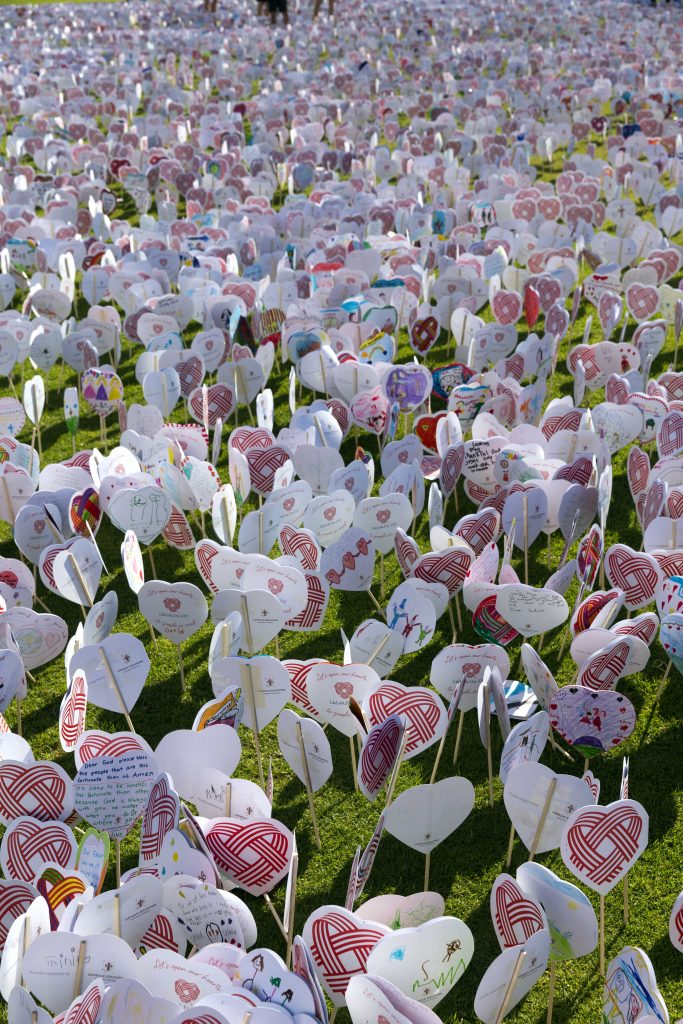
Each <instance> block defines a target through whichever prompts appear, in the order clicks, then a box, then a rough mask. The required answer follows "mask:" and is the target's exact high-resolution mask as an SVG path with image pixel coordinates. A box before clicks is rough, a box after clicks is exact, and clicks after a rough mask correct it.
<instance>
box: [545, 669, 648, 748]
mask: <svg viewBox="0 0 683 1024" xmlns="http://www.w3.org/2000/svg"><path fill="white" fill-rule="evenodd" d="M548 711H549V714H550V724H551V725H552V727H553V729H556V730H557V732H559V734H560V736H562V737H563V738H564V739H565V740H566V741H567V743H570V744H571V745H572V746H574V747H576V749H577V750H578V751H579V753H582V754H583V755H584V756H585V757H592V756H593V755H595V754H599V753H602V752H603V751H606V750H611V749H612V748H613V747H615V746H618V745H619V744H620V743H623V742H624V740H627V739H628V737H629V736H630V735H631V733H632V732H633V729H634V727H635V724H636V713H635V709H634V707H633V704H631V702H630V701H629V700H628V698H627V697H624V696H623V695H622V694H619V693H615V692H614V691H612V690H597V691H596V690H588V689H586V688H585V687H583V686H563V687H562V688H561V689H560V690H558V691H557V693H556V694H555V696H554V697H553V699H552V701H551V703H550V707H549V709H548Z"/></svg>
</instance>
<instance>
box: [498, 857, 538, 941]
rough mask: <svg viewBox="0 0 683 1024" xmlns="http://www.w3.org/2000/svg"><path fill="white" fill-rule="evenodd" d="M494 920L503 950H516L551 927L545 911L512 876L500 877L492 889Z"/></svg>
mask: <svg viewBox="0 0 683 1024" xmlns="http://www.w3.org/2000/svg"><path fill="white" fill-rule="evenodd" d="M490 907H491V920H492V922H493V929H494V931H495V933H496V938H497V939H498V942H499V944H500V948H501V949H512V948H514V947H515V946H519V945H520V944H521V943H522V942H525V941H526V939H528V938H529V937H530V936H531V935H535V934H536V932H539V931H542V930H543V929H544V928H547V927H548V922H547V921H546V916H545V914H544V912H543V909H542V907H541V905H540V904H539V903H537V902H536V900H534V899H531V898H529V896H527V895H525V893H524V891H523V890H522V889H521V887H520V886H519V884H518V883H517V882H516V881H515V879H514V878H511V877H510V875H506V874H502V875H498V877H497V878H496V880H495V882H494V883H493V886H492V888H491V898H490Z"/></svg>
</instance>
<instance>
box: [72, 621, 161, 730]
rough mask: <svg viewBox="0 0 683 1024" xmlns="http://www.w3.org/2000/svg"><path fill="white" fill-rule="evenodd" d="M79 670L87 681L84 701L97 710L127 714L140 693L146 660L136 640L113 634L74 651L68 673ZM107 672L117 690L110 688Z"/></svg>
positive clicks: (138, 641) (147, 669)
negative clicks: (94, 706) (86, 693)
mask: <svg viewBox="0 0 683 1024" xmlns="http://www.w3.org/2000/svg"><path fill="white" fill-rule="evenodd" d="M79 669H80V670H81V671H82V672H84V673H85V675H86V678H87V680H88V701H89V702H90V703H91V704H96V705H97V707H101V708H106V709H107V710H109V711H114V712H117V713H118V714H122V713H123V709H124V707H125V709H126V710H127V711H130V710H131V709H132V708H133V707H134V706H135V703H136V701H137V699H138V697H139V696H140V694H141V693H142V688H143V686H144V685H145V681H146V679H147V674H148V673H149V669H150V661H149V658H148V657H147V654H146V652H145V648H144V647H143V645H142V643H141V642H140V640H138V639H137V637H133V636H130V634H128V633H114V634H112V635H111V636H108V637H106V639H105V640H103V641H102V642H101V643H99V644H89V645H88V646H86V647H81V648H80V649H79V650H78V651H76V652H75V653H74V655H73V657H72V659H71V662H70V665H69V670H70V672H71V674H72V675H73V673H74V672H77V671H78V670H79ZM110 671H111V673H112V674H113V675H114V676H115V678H116V682H117V684H118V689H117V688H116V687H114V686H112V683H111V676H110Z"/></svg>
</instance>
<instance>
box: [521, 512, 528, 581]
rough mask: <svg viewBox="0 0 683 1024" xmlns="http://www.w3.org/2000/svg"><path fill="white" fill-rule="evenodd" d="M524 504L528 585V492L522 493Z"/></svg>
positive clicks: (525, 557) (526, 579)
mask: <svg viewBox="0 0 683 1024" xmlns="http://www.w3.org/2000/svg"><path fill="white" fill-rule="evenodd" d="M522 504H523V509H524V518H523V528H524V585H525V586H526V587H528V495H527V494H526V492H524V494H523V495H522Z"/></svg>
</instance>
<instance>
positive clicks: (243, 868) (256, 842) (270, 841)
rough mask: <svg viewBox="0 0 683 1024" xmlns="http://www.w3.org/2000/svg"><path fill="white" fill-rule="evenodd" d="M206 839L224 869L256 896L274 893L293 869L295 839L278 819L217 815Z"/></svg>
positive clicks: (214, 856)
mask: <svg viewBox="0 0 683 1024" xmlns="http://www.w3.org/2000/svg"><path fill="white" fill-rule="evenodd" d="M205 838H206V845H207V846H208V848H209V850H210V851H211V854H212V855H213V858H214V860H215V861H216V864H217V865H218V867H219V868H220V870H221V871H223V872H225V874H226V875H227V876H228V878H229V879H230V880H231V881H233V882H235V884H236V885H239V886H240V887H241V888H242V889H246V891H247V892H249V893H251V894H252V896H262V895H263V894H264V893H267V892H270V890H271V889H272V888H273V887H274V886H276V885H277V883H278V882H280V881H281V880H282V879H283V878H284V877H285V875H286V874H287V872H288V871H289V862H290V860H291V855H292V843H293V841H294V839H293V836H292V833H291V832H290V831H289V829H288V828H285V826H284V825H283V824H282V823H281V822H279V821H276V820H275V819H274V818H268V819H263V820H259V821H255V820H252V821H237V820H236V819H234V818H217V819H214V820H213V821H212V822H211V823H210V824H209V826H208V828H207V830H206V832H205Z"/></svg>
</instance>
